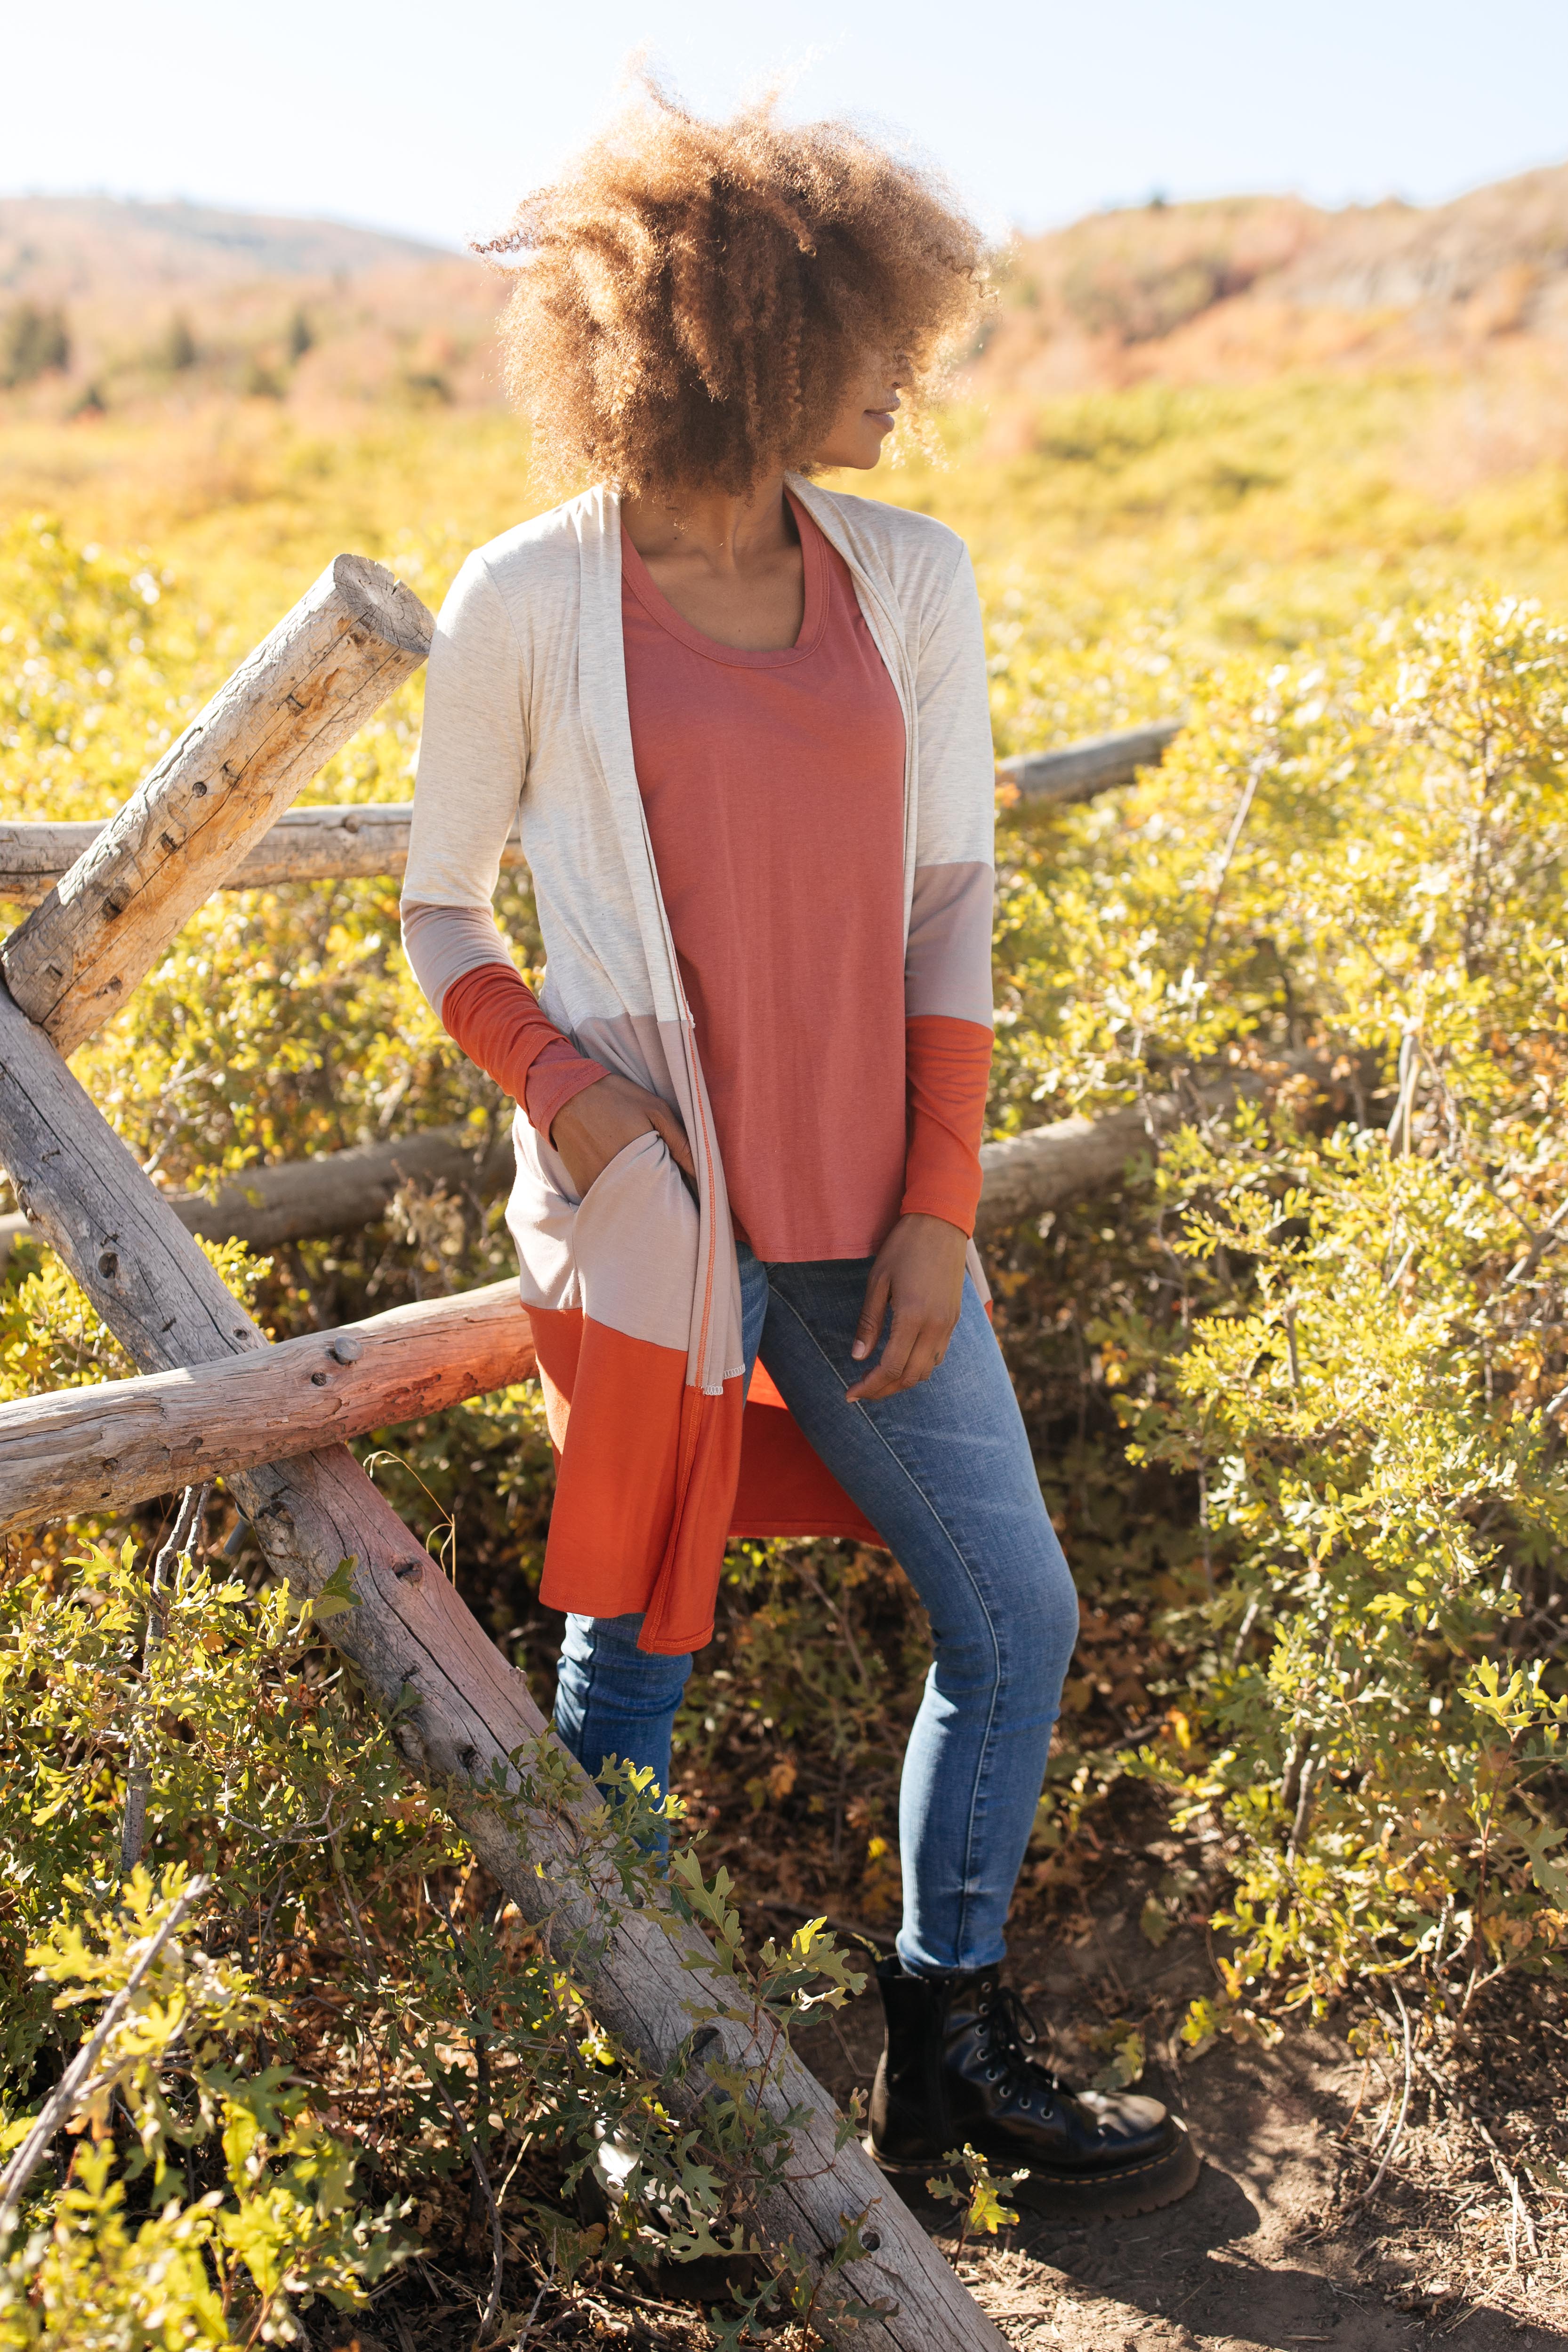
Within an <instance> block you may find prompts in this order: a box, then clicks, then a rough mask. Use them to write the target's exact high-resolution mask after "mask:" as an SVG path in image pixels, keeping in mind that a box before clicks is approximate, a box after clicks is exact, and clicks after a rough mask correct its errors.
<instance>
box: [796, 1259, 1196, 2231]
mask: <svg viewBox="0 0 1568 2352" xmlns="http://www.w3.org/2000/svg"><path fill="white" fill-rule="evenodd" d="M868 1271H869V1265H868V1261H866V1260H864V1259H862V1260H846V1261H844V1262H842V1263H839V1264H833V1263H824V1264H817V1265H772V1266H770V1267H769V1269H768V1276H769V1295H768V1313H767V1320H766V1322H765V1324H764V1325H763V1343H762V1358H763V1363H764V1364H766V1366H767V1368H768V1370H769V1371H770V1372H771V1373H772V1374H773V1379H774V1381H776V1382H777V1384H778V1387H779V1390H780V1392H781V1393H782V1395H783V1396H784V1401H785V1402H786V1403H787V1404H788V1405H789V1408H790V1410H791V1412H793V1413H794V1415H795V1420H796V1421H797V1422H798V1423H800V1426H801V1427H802V1429H803V1430H804V1431H805V1434H806V1436H807V1437H808V1438H809V1439H810V1441H811V1443H812V1444H813V1445H814V1446H815V1447H816V1451H817V1453H818V1454H820V1455H821V1456H822V1458H823V1460H824V1461H825V1462H826V1465H827V1466H828V1468H829V1469H830V1470H832V1471H833V1473H834V1475H836V1476H837V1479H838V1482H839V1484H840V1485H841V1486H843V1487H845V1488H846V1489H847V1492H848V1493H849V1494H850V1495H852V1496H853V1497H854V1499H855V1500H856V1502H858V1504H859V1506H860V1507H861V1509H862V1510H863V1511H864V1512H865V1513H866V1515H867V1517H868V1518H869V1519H871V1520H872V1522H873V1523H874V1524H875V1526H876V1527H877V1528H879V1530H880V1532H881V1534H882V1535H883V1536H884V1537H885V1538H886V1539H887V1541H888V1542H889V1544H890V1545H891V1547H892V1549H893V1550H894V1552H895V1553H896V1554H897V1556H898V1559H899V1560H900V1564H901V1566H902V1567H903V1569H904V1570H905V1572H906V1574H907V1575H908V1576H909V1579H910V1582H911V1583H912V1584H913V1586H914V1587H915V1590H916V1591H918V1592H919V1594H920V1596H921V1600H922V1601H924V1602H925V1605H926V1610H927V1612H928V1614H929V1615H930V1618H931V1637H932V1644H933V1647H934V1650H935V1657H934V1659H933V1661H932V1664H931V1673H930V1675H928V1677H927V1679H926V1687H925V1696H924V1697H923V1698H922V1700H921V1708H920V1713H919V1714H918V1716H917V1717H916V1718H915V1726H914V1729H913V1731H912V1733H911V1734H910V1745H909V1748H908V1751H907V1753H906V1755H905V1758H904V1773H903V1782H902V1786H901V1789H900V1801H899V1837H900V1846H901V1849H902V1859H903V1869H904V1923H903V1927H902V1929H901V1931H900V1936H899V1945H898V1957H897V1958H893V1959H889V1960H883V1961H881V1962H879V1965H878V1969H877V1977H878V1983H879V1990H880V1992H881V1995H882V2004H883V2008H884V2010H885V2011H886V2014H887V2021H888V2038H887V2042H886V2044H885V2046H884V2048H883V2052H882V2057H881V2062H880V2063H879V2066H878V2069H877V2079H876V2082H875V2084H873V2085H872V2091H871V2109H870V2122H871V2137H870V2145H871V2148H872V2152H873V2154H874V2155H875V2156H876V2158H877V2159H878V2161H879V2163H880V2164H882V2165H883V2166H885V2167H886V2168H888V2169H889V2170H890V2171H892V2172H895V2173H907V2174H910V2175H912V2176H914V2177H916V2178H919V2177H920V2176H921V2174H922V2173H923V2172H924V2171H925V2170H926V2169H927V2168H928V2167H929V2166H930V2165H931V2162H932V2161H933V2160H940V2159H941V2158H942V2156H943V2155H944V2154H945V2153H946V2151H947V2150H948V2149H949V2148H952V2147H963V2146H965V2145H970V2146H973V2147H977V2148H979V2149H980V2150H981V2152H982V2153H983V2154H984V2155H986V2156H988V2157H991V2158H994V2159H995V2160H996V2161H998V2162H1000V2163H1003V2164H1005V2165H1007V2166H1009V2167H1017V2166H1022V2167H1024V2168H1026V2171H1027V2173H1028V2176H1029V2180H1030V2184H1031V2188H1032V2189H1037V2190H1039V2191H1040V2192H1041V2193H1043V2194H1044V2195H1045V2196H1046V2197H1047V2200H1050V2201H1053V2202H1054V2203H1055V2204H1057V2205H1058V2206H1061V2205H1062V2204H1063V2201H1064V2200H1065V2210H1078V2211H1081V2212H1100V2213H1146V2212H1152V2211H1153V2210H1155V2209H1156V2208H1157V2207H1159V2206H1162V2205H1168V2204H1170V2203H1171V2202H1172V2201H1173V2200H1174V2199H1175V2198H1178V2197H1182V2196H1184V2195H1185V2194H1186V2192H1187V2190H1188V2189H1190V2188H1191V2187H1192V2186H1193V2184H1194V2181H1195V2180H1196V2179H1197V2177H1198V2164H1197V2158H1196V2156H1195V2155H1194V2150H1193V2145H1192V2142H1191V2141H1190V2140H1189V2139H1188V2138H1187V2137H1185V2135H1184V2133H1183V2132H1182V2131H1181V2129H1180V2127H1179V2126H1177V2124H1176V2123H1175V2121H1174V2119H1173V2117H1172V2116H1169V2115H1168V2114H1167V2113H1166V2111H1165V2109H1164V2108H1163V2106H1162V2105H1161V2104H1160V2102H1159V2101H1158V2100H1157V2099H1149V2098H1145V2097H1143V2096H1142V2095H1140V2094H1139V2093H1137V2092H1128V2091H1122V2092H1118V2093H1114V2094H1109V2093H1102V2092H1095V2091H1089V2092H1083V2093H1077V2092H1073V2091H1070V2090H1068V2088H1067V2086H1066V2085H1065V2084H1062V2083H1060V2082H1059V2081H1058V2079H1057V2077H1056V2076H1055V2075H1054V2074H1049V2073H1047V2070H1046V2069H1045V2068H1044V2067H1043V2066H1041V2065H1039V2064H1038V2063H1037V2062H1036V2060H1035V2059H1034V2057H1033V2054H1032V2051H1031V2047H1030V2037H1028V2036H1026V2034H1025V2033H1024V2031H1023V2027H1022V2025H1021V2023H1020V2019H1021V2016H1022V2015H1023V2012H1022V2010H1021V2004H1020V2003H1019V2002H1018V2000H1017V1998H1016V1995H1015V1994H1012V1993H1011V1992H1009V1991H1007V1990H1005V1988H1004V1987H1003V1986H1002V1984H1001V1982H1000V1979H999V1975H998V1968H997V1963H998V1962H999V1961H1000V1959H1001V1957H1002V1950H1003V1942H1004V1931H1005V1927H1006V1921H1007V1910H1008V1906H1009V1905H1010V1903H1011V1902H1012V1899H1013V1888H1014V1885H1015V1883H1016V1879H1017V1875H1018V1870H1019V1866H1020V1864H1022V1862H1023V1859H1024V1849H1025V1847H1026V1844H1027V1843H1028V1838H1029V1831H1030V1828H1031V1826H1032V1824H1033V1822H1034V1819H1035V1807H1036V1803H1037V1799H1038V1797H1039V1793H1040V1785H1041V1782H1042V1780H1043V1779H1044V1777H1045V1769H1046V1751H1047V1747H1048V1745H1049V1742H1050V1736H1051V1726H1052V1724H1053V1722H1054V1721H1055V1719H1056V1713H1057V1706H1058V1701H1059V1698H1060V1695H1061V1686H1062V1677H1063V1675H1065V1673H1066V1671H1067V1666H1068V1659H1069V1658H1070V1657H1071V1655H1072V1649H1073V1643H1074V1640H1075V1638H1076V1636H1077V1633H1078V1602H1077V1598H1076V1596H1075V1594H1074V1591H1073V1588H1072V1580H1071V1579H1070V1577H1069V1576H1068V1570H1067V1563H1066V1561H1065V1560H1064V1559H1063V1558H1062V1554H1061V1547H1060V1545H1059V1544H1058V1542H1057V1539H1056V1536H1055V1534H1054V1532H1053V1531H1052V1528H1051V1523H1050V1519H1049V1517H1048V1516H1047V1511H1046V1507H1045V1504H1044V1502H1043V1501H1042V1500H1041V1496H1040V1486H1039V1481H1038V1479H1037V1476H1036V1475H1035V1465H1034V1463H1033V1461H1032V1459H1031V1458H1030V1454H1029V1447H1028V1442H1027V1440H1026V1436H1025V1433H1024V1425H1023V1422H1022V1419H1021V1418H1020V1415H1019V1412H1018V1407H1017V1402H1016V1399H1015V1397H1014V1395H1013V1384H1012V1382H1011V1381H1009V1379H1008V1377H1007V1372H1006V1368H1005V1365H1004V1364H1003V1361H1002V1356H1001V1351H1000V1349H998V1347H997V1345H996V1341H995V1338H994V1334H993V1332H992V1330H991V1327H990V1325H989V1323H988V1322H987V1320H986V1318H985V1312H984V1308H983V1307H982V1306H981V1304H980V1300H979V1297H978V1296H977V1295H976V1293H975V1291H974V1290H973V1286H971V1285H969V1284H968V1283H966V1284H965V1285H964V1291H963V1312H962V1313H961V1315H960V1317H959V1320H958V1326H957V1328H956V1329H955V1330H954V1332H953V1335H952V1341H951V1342H950V1344H949V1347H948V1350H947V1354H946V1356H945V1358H944V1359H943V1360H942V1363H941V1364H940V1365H939V1366H938V1367H937V1369H936V1370H935V1371H934V1372H933V1373H932V1374H931V1379H930V1380H929V1381H925V1382H923V1383H922V1385H921V1387H919V1388H915V1389H908V1390H906V1391H904V1392H903V1394H901V1395H900V1396H892V1397H884V1398H881V1399H879V1401H878V1402H875V1403H873V1404H850V1403H848V1402H847V1400H846V1396H845V1391H846V1390H847V1388H848V1387H849V1386H850V1385H851V1384H852V1383H853V1381H855V1380H856V1379H857V1378H858V1376H859V1374H860V1373H861V1372H862V1371H863V1370H865V1367H864V1365H860V1364H856V1363H854V1362H853V1361H852V1360H851V1358H850V1354H849V1349H850V1346H851V1344H852V1342H853V1340H854V1337H855V1327H856V1323H857V1321H858V1317H859V1312H860V1302H861V1299H862V1297H863V1296H864V1293H865V1286H866V1276H867V1274H868Z"/></svg>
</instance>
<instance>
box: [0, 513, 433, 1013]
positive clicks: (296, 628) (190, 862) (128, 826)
mask: <svg viewBox="0 0 1568 2352" xmlns="http://www.w3.org/2000/svg"><path fill="white" fill-rule="evenodd" d="M433 626H434V624H433V622H432V621H431V618H430V615H429V614H428V613H427V612H426V609H425V607H424V605H423V604H421V603H420V602H419V599H418V598H417V596H416V595H414V594H413V593H411V592H410V591H409V590H408V589H406V588H405V587H404V586H403V585H402V584H401V583H400V582H398V581H396V580H395V579H394V578H393V576H392V574H391V572H387V571H385V570H384V568H383V566H382V565H380V564H379V563H370V562H366V561H365V559H364V558H363V556H358V555H340V556H338V557H336V558H335V559H334V561H333V562H331V564H329V565H328V567H327V569H326V571H325V572H322V574H321V578H320V579H319V580H318V581H317V582H316V583H315V585H314V586H313V587H312V588H311V589H310V590H309V591H308V593H306V594H305V595H304V596H302V597H301V598H300V602H299V604H296V605H295V607H294V609H293V611H292V612H291V613H289V614H286V615H285V617H284V618H283V619H282V620H281V621H280V622H279V625H278V626H277V627H276V628H275V629H274V630H273V632H272V634H271V635H270V636H268V638H266V639H265V640H264V642H263V643H262V644H261V645H259V646H258V647H257V649H256V651H255V652H254V653H253V654H252V655H251V656H250V657H249V659H248V660H247V661H245V662H243V663H242V664H241V665H240V667H239V668H238V669H237V671H236V672H235V674H234V676H233V677H231V678H230V679H229V681H228V683H227V684H226V686H225V687H224V688H222V690H221V692H220V693H218V694H217V695H216V696H215V697H214V698H213V700H212V701H211V702H209V703H208V705H207V706H206V709H205V710H203V711H202V712H201V713H200V714H199V716H198V717H197V718H196V719H194V720H193V721H192V723H191V725H190V726H189V727H187V728H186V730H185V731H184V734H183V735H182V736H181V737H180V738H179V740H178V741H177V742H175V743H174V744H172V745H171V746H170V749H169V750H168V751H167V752H166V753H165V754H164V756H163V759H162V760H161V761H159V762H158V765H157V766H156V767H155V768H154V769H153V772H152V773H151V774H150V775H148V776H146V777H144V778H143V780H142V782H141V783H140V784H139V785H138V786H137V788H136V790H135V792H133V793H132V795H131V797H130V799H129V800H128V801H127V802H126V803H124V805H123V806H122V807H121V809H120V810H119V812H118V813H117V814H115V815H114V816H113V817H111V818H110V821H109V823H108V824H107V825H106V826H105V827H104V829H103V831H102V832H101V833H100V835H98V836H97V838H96V839H95V840H94V842H93V844H92V845H91V846H90V848H89V849H88V850H87V852H86V854H85V855H84V856H79V858H78V859H77V861H76V863H75V864H74V865H73V866H71V867H70V868H69V870H68V872H67V873H66V874H65V875H63V876H62V877H61V879H60V880H59V882H58V884H56V885H55V887H53V888H52V889H51V890H50V891H49V892H48V894H47V897H46V898H43V899H42V900H41V901H40V903H39V904H38V905H37V907H35V908H34V909H33V911H32V913H31V914H30V915H29V916H28V917H27V918H26V921H25V922H23V923H22V924H21V925H20V926H19V927H18V929H16V930H15V931H13V932H12V934H11V936H10V938H9V939H8V940H5V944H4V946H0V971H4V975H5V982H6V985H7V986H8V988H9V989H10V991H11V993H12V995H13V997H14V998H15V999H16V1003H17V1004H18V1005H19V1006H20V1007H21V1009H22V1011H23V1012H24V1013H26V1015H27V1017H28V1018H29V1019H30V1020H32V1021H34V1022H36V1023H37V1024H38V1025H39V1026H40V1027H41V1028H42V1029H43V1030H44V1031H45V1032H46V1034H47V1035H48V1036H49V1037H50V1038H51V1039H52V1041H53V1042H54V1044H55V1045H58V1047H59V1049H60V1051H61V1053H63V1054H70V1053H74V1052H75V1050H76V1048H77V1046H79V1045H80V1044H81V1043H82V1041H83V1040H84V1038H87V1037H89V1036H91V1034H92V1033H93V1031H94V1030H95V1029H97V1028H99V1027H100V1025H101V1024H102V1023H103V1022H105V1021H107V1020H108V1019H109V1018H110V1015H111V1014H112V1013H115V1012H116V1011H117V1010H118V1009H119V1007H120V1006H121V1004H123V1003H124V1002H125V1000H126V998H127V996H128V995H129V993H130V992H131V990H132V988H134V987H135V985H136V983H137V982H138V981H139V980H141V979H142V977H143V975H144V974H145V973H146V972H148V971H151V969H152V967H153V964H154V963H155V962H156V961H157V960H158V958H159V956H160V955H161V954H162V953H163V949H164V948H165V947H166V946H167V944H168V942H169V940H171V939H172V938H173V937H174V933H175V932H176V931H177V930H178V929H180V927H181V925H182V924H183V923H184V922H185V921H186V920H187V919H188V918H189V917H190V916H192V915H193V914H195V910H196V908H198V907H199V906H200V905H201V904H202V902H203V900H204V899H205V898H208V897H209V896H210V895H211V893H212V892H213V891H214V890H215V889H216V888H217V887H218V886H219V885H220V884H221V882H222V881H223V879H224V877H225V876H226V875H227V874H230V873H232V872H233V871H234V870H235V868H236V867H237V866H238V865H239V864H240V862H241V861H242V859H243V858H244V857H245V856H246V854H247V851H248V850H249V849H250V848H252V846H253V845H255V844H256V843H257V842H258V840H259V839H260V838H261V836H262V835H263V834H265V833H266V832H267V830H268V826H269V825H270V824H272V822H273V820H274V819H275V818H276V817H277V816H278V814H279V812H280V811H281V810H283V809H284V808H286V807H287V806H288V804H289V802H290V801H291V800H293V799H294V798H295V797H296V795H297V794H298V793H300V790H301V789H302V787H303V786H304V785H305V784H307V783H308V782H310V778H311V777H312V776H313V775H315V774H316V772H317V771H318V770H319V769H320V768H321V767H322V766H324V764H325V763H326V761H328V760H330V759H331V756H332V754H333V752H334V751H338V750H340V749H341V748H342V745H343V744H344V743H346V742H347V741H348V740H349V738H350V737H351V736H352V735H353V734H354V733H355V731H356V730H358V729H359V728H360V727H361V726H362V725H363V722H364V720H365V719H368V718H369V717H370V716H371V714H372V712H373V711H374V710H376V709H379V707H380V706H381V704H382V703H383V702H384V701H385V699H386V698H387V696H388V695H389V694H391V693H392V692H393V690H394V688H396V687H397V686H400V685H401V684H402V682H403V680H404V679H405V677H410V676H412V674H413V672H414V671H415V670H416V669H417V668H418V667H419V665H420V663H421V662H422V661H423V660H424V659H425V656H426V653H427V652H428V651H429V647H430V634H431V630H432V628H433Z"/></svg>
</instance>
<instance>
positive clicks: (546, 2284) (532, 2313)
mask: <svg viewBox="0 0 1568 2352" xmlns="http://www.w3.org/2000/svg"><path fill="white" fill-rule="evenodd" d="M550 2268H551V2272H552V2273H553V2272H554V2269H555V2258H554V2256H553V2255H552V2256H551V2258H550ZM549 2292H550V2280H549V2278H546V2279H545V2280H544V2281H543V2283H542V2285H541V2287H540V2290H539V2293H538V2294H536V2295H535V2296H534V2298H533V2302H532V2305H531V2308H530V2310H529V2315H528V2317H527V2318H526V2319H525V2320H524V2321H523V2323H522V2334H521V2336H519V2337H518V2339H517V2343H516V2345H515V2346H514V2347H513V2352H522V2347H523V2346H524V2345H525V2344H526V2343H527V2341H528V2339H529V2336H531V2333H532V2330H533V2323H534V2321H535V2320H536V2319H537V2318H538V2316H539V2306H540V2305H541V2304H542V2302H543V2301H544V2298H545V2296H546V2295H547V2294H549Z"/></svg>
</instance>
